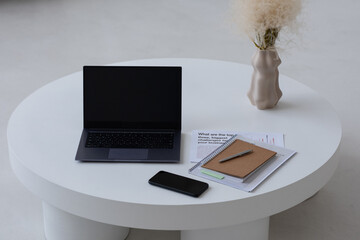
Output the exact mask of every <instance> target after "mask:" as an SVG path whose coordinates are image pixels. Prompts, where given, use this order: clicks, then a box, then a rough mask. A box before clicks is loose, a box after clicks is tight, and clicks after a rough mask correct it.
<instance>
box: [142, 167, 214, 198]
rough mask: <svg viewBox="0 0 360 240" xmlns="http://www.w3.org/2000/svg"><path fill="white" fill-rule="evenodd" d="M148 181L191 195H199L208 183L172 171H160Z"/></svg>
mask: <svg viewBox="0 0 360 240" xmlns="http://www.w3.org/2000/svg"><path fill="white" fill-rule="evenodd" d="M149 183H150V184H151V185H155V186H158V187H162V188H165V189H168V190H172V191H175V192H179V193H183V194H186V195H189V196H192V197H199V196H200V195H201V194H202V193H203V192H205V190H206V189H208V187H209V184H207V183H205V182H201V181H198V180H195V179H191V178H187V177H183V176H180V175H176V174H173V173H169V172H165V171H160V172H158V173H157V174H155V175H154V176H153V177H152V178H150V180H149Z"/></svg>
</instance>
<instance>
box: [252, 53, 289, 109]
mask: <svg viewBox="0 0 360 240" xmlns="http://www.w3.org/2000/svg"><path fill="white" fill-rule="evenodd" d="M280 63H281V60H280V58H279V55H278V54H277V51H276V50H275V49H274V50H257V51H256V53H255V54H254V56H253V58H252V65H253V67H254V72H253V74H252V78H251V86H250V89H249V91H248V93H247V95H248V97H249V99H250V102H251V104H252V105H254V106H256V107H257V108H258V109H261V110H263V109H268V108H273V107H275V106H276V104H277V103H278V101H279V99H280V98H281V96H282V92H281V90H280V87H279V70H278V66H279V65H280Z"/></svg>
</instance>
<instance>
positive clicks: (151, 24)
mask: <svg viewBox="0 0 360 240" xmlns="http://www.w3.org/2000/svg"><path fill="white" fill-rule="evenodd" d="M359 10H360V2H359V1H356V0H343V1H333V0H330V1H329V0H317V1H306V2H305V6H304V14H303V19H304V25H303V27H302V28H301V34H300V35H299V36H298V37H297V38H295V39H293V40H294V42H293V43H292V44H286V45H283V46H282V47H283V48H284V49H285V51H283V52H280V55H281V58H282V61H283V63H282V64H281V66H280V71H281V73H282V74H285V75H288V76H290V77H292V78H295V79H297V80H299V81H300V82H303V83H304V84H306V85H308V86H310V87H312V88H313V89H315V90H316V91H317V92H319V93H320V94H321V95H322V96H323V97H325V98H326V99H328V100H329V101H330V102H331V103H332V104H333V106H334V108H335V109H336V110H337V112H338V113H339V116H340V118H341V121H342V124H343V140H342V144H341V146H340V148H339V150H338V152H337V153H336V154H335V156H334V157H336V158H339V159H340V164H339V167H338V170H337V171H336V172H335V174H334V176H333V178H332V179H331V180H330V182H329V183H328V184H327V185H326V186H325V187H324V188H323V189H322V190H321V191H320V192H319V193H318V194H317V195H315V196H314V197H313V198H311V199H309V200H308V201H305V202H304V203H302V204H300V205H298V206H297V207H295V208H292V209H290V210H288V211H285V212H282V213H280V214H277V215H275V216H273V217H271V222H270V240H275V239H276V240H285V239H292V240H300V239H307V240H312V239H314V240H315V239H316V240H321V239H326V240H338V239H359V236H360V228H359V226H360V191H359V185H360V177H359V176H360V157H359V156H360V154H359V146H360V136H359V134H360V124H359V122H360V107H359V103H360V94H359V93H360V92H359V90H360V77H359V75H360V74H359V73H360V59H359V57H358V55H359V53H360V44H359V43H360V28H359V27H358V23H359V22H360V14H359ZM229 16H230V14H229V0H223V1H219V0H196V1H191V0H167V1H165V0H152V1H149V0H118V1H116V0H104V1H96V0H56V1H55V0H13V1H11V0H0V239H1V240H3V239H4V240H22V239H26V240H43V239H45V237H44V233H43V223H42V213H41V202H40V199H38V198H37V197H35V196H34V195H32V194H31V193H30V192H28V191H27V190H26V189H25V188H24V187H23V186H22V185H21V184H20V183H19V182H18V181H17V179H16V177H15V176H14V174H13V173H12V171H11V168H10V164H9V160H8V152H7V142H6V126H7V121H8V119H9V116H10V114H11V112H12V111H13V110H14V108H15V107H16V106H17V105H18V104H19V103H20V101H21V100H22V99H24V98H25V97H26V96H27V95H29V94H30V93H31V92H33V91H34V90H36V89H37V88H39V87H41V86H43V85H44V84H46V83H48V82H50V81H53V80H55V79H57V78H59V77H61V76H64V75H67V74H69V73H72V72H75V71H80V70H81V67H82V66H83V65H85V64H107V63H113V62H118V61H123V60H130V59H141V58H159V57H160V58H162V57H194V58H211V59H220V60H228V61H235V62H240V63H250V59H251V56H252V53H253V52H254V50H255V49H254V47H253V46H252V44H251V43H250V41H249V40H247V39H246V38H241V37H240V36H239V35H237V33H236V30H235V29H234V27H233V26H232V25H231V24H230V20H229V19H230V17H229ZM245 81H246V79H245ZM284 94H286V93H284ZM294 127H301V126H294ZM129 239H130V240H143V239H144V240H145V239H157V240H158V239H159V240H161V239H174V240H175V239H179V233H178V232H176V231H175V232H157V231H147V230H136V229H135V230H133V231H132V232H131V235H130V237H129Z"/></svg>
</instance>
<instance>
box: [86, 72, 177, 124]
mask: <svg viewBox="0 0 360 240" xmlns="http://www.w3.org/2000/svg"><path fill="white" fill-rule="evenodd" d="M83 74H84V127H85V128H104V129H106V128H119V129H181V67H162V66H145V67H143V66H131V67H129V66H84V69H83Z"/></svg>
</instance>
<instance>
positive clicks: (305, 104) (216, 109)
mask: <svg viewBox="0 0 360 240" xmlns="http://www.w3.org/2000/svg"><path fill="white" fill-rule="evenodd" d="M114 65H154V66H156V65H176V66H182V68H183V70H182V71H183V105H182V106H183V110H182V111H183V120H182V123H183V126H182V146H181V162H180V163H178V164H142V163H80V162H77V161H75V160H74V158H75V153H76V149H77V146H78V142H79V139H80V134H81V131H82V128H83V126H82V112H83V110H82V72H77V73H74V74H71V75H69V76H66V77H63V78H61V79H58V80H56V81H54V82H51V83H49V84H47V85H46V86H44V87H42V88H40V89H39V90H37V91H36V92H34V93H33V94H31V95H30V96H29V97H27V98H26V99H25V100H24V101H23V102H22V103H21V104H20V105H19V106H18V107H17V109H16V110H15V111H14V113H13V114H12V116H11V118H10V120H9V125H8V132H7V135H8V143H9V144H8V145H9V154H10V161H11V164H12V168H13V171H14V172H15V174H16V176H17V177H18V178H19V180H20V181H21V182H22V183H23V184H24V185H25V186H26V187H27V188H28V189H29V190H30V191H32V192H33V193H34V194H35V195H37V196H39V197H40V198H41V199H42V201H43V207H44V221H45V234H46V237H47V239H48V240H60V239H61V240H63V239H67V240H75V239H76V240H82V239H84V240H85V239H86V240H95V239H96V240H97V239H102V240H113V239H124V238H125V237H126V235H127V233H128V228H129V227H133V228H143V229H157V230H181V238H182V239H183V240H185V239H197V240H201V239H247V240H249V239H256V240H261V239H267V238H268V227H269V216H271V215H273V214H276V213H279V212H281V211H284V210H286V209H288V208H291V207H293V206H295V205H297V204H299V203H301V202H302V201H304V200H305V199H307V198H309V197H311V196H312V195H313V194H315V193H316V192H317V191H318V190H319V189H321V188H322V187H323V186H324V185H325V184H326V183H327V182H328V180H329V179H330V177H331V176H332V174H333V172H334V171H335V169H336V167H337V163H338V162H337V159H335V158H332V156H333V154H334V153H335V151H336V149H337V148H338V146H339V143H340V140H341V124H340V121H339V118H338V116H337V115H336V113H335V111H334V110H333V108H332V106H331V105H330V104H329V103H328V102H327V101H326V100H324V99H323V98H322V97H320V96H319V95H318V94H317V93H316V92H314V91H313V90H312V89H310V88H308V87H306V86H304V85H303V84H301V83H299V82H297V81H295V80H293V79H291V78H288V77H286V76H283V75H280V88H281V89H282V91H283V97H282V98H281V99H280V102H279V103H278V105H277V106H276V107H275V108H273V109H270V110H258V109H256V108H255V107H254V106H252V105H251V104H250V102H249V100H248V99H247V97H246V92H247V90H248V88H249V85H250V79H251V73H252V68H251V67H250V66H247V65H241V64H238V63H233V62H224V61H215V60H205V59H148V60H138V61H130V62H122V63H117V64H114ZM196 129H208V130H231V131H247V132H280V133H284V134H285V145H286V147H287V148H289V149H293V150H295V151H297V154H296V155H295V156H294V157H293V158H291V159H290V160H289V161H288V162H287V163H286V164H284V165H283V166H282V167H281V168H280V169H278V170H277V171H276V172H275V173H274V174H272V175H271V176H270V177H269V178H268V179H267V180H266V181H265V182H264V183H262V184H261V185H260V186H259V187H258V188H257V189H256V190H255V191H254V192H252V193H248V192H243V191H240V190H237V189H234V188H231V187H228V186H225V185H221V184H218V183H215V182H211V181H207V180H205V179H201V178H197V177H195V176H193V175H189V174H188V169H189V168H190V167H191V166H193V163H190V161H189V160H190V159H189V158H190V157H189V155H190V148H191V141H190V140H191V131H192V130H196ZM159 170H165V171H169V172H173V173H176V174H179V175H184V176H188V177H191V178H195V179H198V180H202V181H206V182H208V183H209V185H210V187H209V189H208V190H207V191H206V192H205V193H204V194H203V195H202V196H201V197H200V198H192V197H188V196H186V195H182V194H178V193H175V192H171V191H167V190H164V189H161V188H157V187H154V186H152V185H149V184H148V179H149V178H150V177H152V176H153V175H154V174H155V173H157V172H158V171H159Z"/></svg>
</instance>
